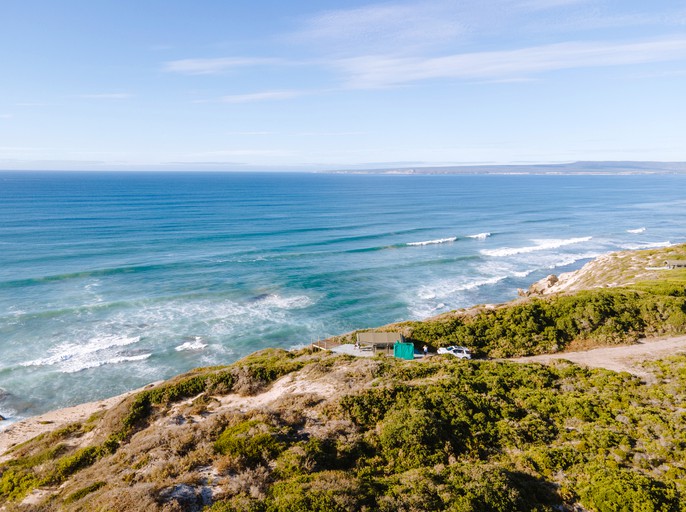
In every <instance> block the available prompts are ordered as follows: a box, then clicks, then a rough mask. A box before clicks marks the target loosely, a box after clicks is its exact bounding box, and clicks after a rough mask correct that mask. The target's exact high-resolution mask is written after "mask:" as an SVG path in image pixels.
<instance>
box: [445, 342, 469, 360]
mask: <svg viewBox="0 0 686 512" xmlns="http://www.w3.org/2000/svg"><path fill="white" fill-rule="evenodd" d="M437 352H438V353H439V354H452V355H454V356H455V357H459V358H460V359H471V358H472V353H471V352H470V351H469V349H468V348H467V347H458V346H455V345H453V346H451V347H441V348H439V349H438V351H437Z"/></svg>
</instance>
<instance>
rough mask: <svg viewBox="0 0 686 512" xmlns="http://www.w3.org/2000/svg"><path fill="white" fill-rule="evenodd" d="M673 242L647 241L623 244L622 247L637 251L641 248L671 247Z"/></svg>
mask: <svg viewBox="0 0 686 512" xmlns="http://www.w3.org/2000/svg"><path fill="white" fill-rule="evenodd" d="M670 245H672V242H670V241H669V240H668V241H666V242H647V243H644V244H622V246H621V248H622V249H625V250H629V251H637V250H640V249H659V248H660V247H669V246H670Z"/></svg>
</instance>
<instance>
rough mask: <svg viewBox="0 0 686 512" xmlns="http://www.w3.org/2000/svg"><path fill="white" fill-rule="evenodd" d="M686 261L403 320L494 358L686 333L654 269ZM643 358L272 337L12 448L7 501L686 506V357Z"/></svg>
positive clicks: (683, 308)
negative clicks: (587, 360)
mask: <svg viewBox="0 0 686 512" xmlns="http://www.w3.org/2000/svg"><path fill="white" fill-rule="evenodd" d="M684 256H686V246H684V245H681V246H673V247H670V248H667V249H663V250H655V251H638V252H627V253H615V254H613V255H609V256H606V257H603V258H599V259H598V260H595V261H594V262H591V263H590V264H588V265H586V266H585V267H584V268H583V269H582V270H581V271H579V272H578V273H576V274H573V275H571V276H570V277H566V276H560V279H559V281H558V282H557V283H552V284H551V285H550V286H549V287H548V289H546V291H545V292H544V293H541V296H540V297H539V296H536V297H534V296H531V297H529V298H526V299H519V300H518V301H515V302H513V303H511V304H505V305H498V306H493V307H483V306H482V307H478V308H473V309H470V310H462V311H456V312H451V313H447V314H444V315H441V316H439V317H436V318H433V319H429V320H427V321H424V322H404V323H401V324H396V325H394V326H388V327H387V328H389V329H390V328H398V329H402V330H403V331H404V332H405V333H406V334H407V336H408V337H409V338H410V339H412V340H414V341H415V342H418V343H426V344H429V345H430V346H431V347H434V348H435V347H438V346H443V345H448V344H454V343H456V342H459V343H461V344H466V345H468V346H470V348H472V349H473V350H474V351H475V352H476V353H477V354H482V355H483V356H488V357H490V358H492V357H511V356H522V355H534V354H544V353H551V352H561V351H564V350H569V349H571V348H575V347H578V346H584V347H587V346H596V345H605V346H607V345H617V344H622V343H633V342H635V341H636V340H637V339H639V338H642V337H644V336H655V335H675V334H683V333H684V332H686V289H685V288H684V285H685V284H686V275H685V273H684V271H683V270H678V269H676V270H652V267H657V266H659V264H660V263H661V260H665V259H675V258H676V259H678V258H680V257H684ZM593 280H595V283H596V286H597V285H600V288H595V287H591V286H590V285H589V284H588V283H590V282H591V281H593ZM560 282H562V285H560V286H557V285H558V283H560ZM565 283H567V284H566V287H563V285H564V284H565ZM554 292H557V293H554ZM643 370H645V371H646V372H649V373H650V374H651V376H652V379H651V381H650V384H646V383H645V382H644V380H642V379H640V378H638V377H635V376H633V375H630V374H628V373H623V372H622V373H617V372H612V371H608V370H603V369H587V368H584V367H580V366H576V365H574V364H572V363H570V362H567V361H557V362H552V363H551V364H550V365H547V366H542V365H540V364H535V363H527V364H522V363H515V362H508V361H494V360H487V359H485V360H475V361H461V360H457V359H456V358H453V357H452V356H448V355H446V356H433V357H429V358H426V359H424V360H421V361H400V360H394V359H390V358H372V359H362V358H354V357H350V356H344V355H336V354H332V353H328V352H321V351H318V350H316V349H312V348H308V349H303V350H299V351H291V352H287V351H283V350H275V349H270V350H266V351H261V352H258V353H255V354H253V355H251V356H249V357H247V358H244V359H242V360H240V361H238V362H236V363H234V364H232V365H228V366H219V367H211V368H202V369H197V370H193V371H191V372H188V373H186V374H184V375H180V376H178V377H176V378H174V379H172V380H170V381H166V382H163V383H159V384H156V385H154V386H151V387H149V388H147V389H143V390H139V391H138V392H135V393H132V394H130V395H129V396H127V397H122V398H121V399H120V400H116V401H114V402H113V403H111V404H108V406H106V407H102V408H98V409H96V412H94V414H92V415H91V416H89V417H88V418H86V419H84V420H81V421H78V422H75V423H71V424H69V425H63V426H61V427H60V428H59V429H56V430H52V431H46V432H45V433H43V434H42V435H40V436H38V437H37V438H35V439H33V440H31V441H28V442H26V443H23V444H19V445H16V446H13V447H11V448H10V449H9V451H8V452H7V453H6V454H4V455H3V454H0V510H8V511H9V510H41V511H51V510H55V511H57V510H117V511H126V510H144V509H147V510H150V511H153V510H160V511H176V510H179V511H181V510H183V511H187V510H203V509H207V510H212V511H215V512H217V511H234V510H235V511H238V510H254V511H281V510H284V511H296V510H297V511H301V510H319V511H329V510H330V511H338V510H341V511H343V510H368V511H372V510H382V511H397V510H407V511H420V510H453V511H457V510H502V511H510V510H551V511H552V510H568V511H573V510H583V509H585V510H613V508H612V507H613V506H615V505H616V504H617V503H623V504H626V506H627V507H628V509H629V510H631V509H636V507H639V506H640V507H642V508H641V510H655V511H661V510H664V511H668V510H686V506H685V505H684V503H686V484H685V483H684V482H685V481H686V479H684V476H686V464H685V463H684V461H685V460H686V451H685V450H686V448H684V446H686V445H685V444H684V440H683V432H685V431H686V417H685V416H684V414H683V408H684V406H685V404H684V401H683V396H686V380H684V378H683V375H684V374H686V357H684V356H673V357H668V358H664V359H661V360H657V361H651V362H646V363H645V364H644V365H643ZM0 435H2V434H1V433H0ZM632 507H633V508H632Z"/></svg>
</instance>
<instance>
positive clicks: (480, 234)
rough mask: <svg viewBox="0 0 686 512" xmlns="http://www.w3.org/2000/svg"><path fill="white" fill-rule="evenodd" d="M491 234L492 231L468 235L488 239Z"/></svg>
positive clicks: (468, 236) (478, 238)
mask: <svg viewBox="0 0 686 512" xmlns="http://www.w3.org/2000/svg"><path fill="white" fill-rule="evenodd" d="M489 236H491V234H490V233H477V234H476V235H467V238H474V239H476V240H486V239H487V238H488V237H489Z"/></svg>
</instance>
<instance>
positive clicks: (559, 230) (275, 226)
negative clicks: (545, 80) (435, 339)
mask: <svg viewBox="0 0 686 512" xmlns="http://www.w3.org/2000/svg"><path fill="white" fill-rule="evenodd" d="M684 185H686V176H680V175H654V176H652V175H640V176H536V175H498V176H493V175H466V176H459V175H458V176H378V175H327V174H205V173H140V174H139V173H135V174H134V173H131V174H129V173H7V172H5V173H0V220H1V223H0V414H2V415H3V416H10V417H12V418H14V419H16V418H20V417H22V416H27V415H33V414H37V413H40V412H42V411H45V410H49V409H54V408H56V407H62V406H66V405H71V404H75V403H79V402H83V401H88V400H94V399H98V398H102V397H105V396H110V395H113V394H117V393H121V392H123V391H126V390H128V389H131V388H134V387H138V386H141V385H144V384H146V383H148V382H151V381H154V380H158V379H163V378H168V377H170V376H172V375H174V374H176V373H179V372H182V371H185V370H187V369H190V368H192V367H196V366H205V365H213V364H221V363H229V362H232V361H234V360H236V359H238V358H239V357H242V356H244V355H245V354H247V353H249V352H252V351H254V350H257V349H260V348H264V347H267V346H278V347H285V348H288V347H292V346H297V345H300V344H306V343H309V342H311V341H313V340H315V339H317V338H320V337H325V336H329V335H333V334H339V333H343V332H347V331H350V330H353V329H356V328H361V327H371V326H377V325H382V324H385V323H389V322H393V321H398V320H403V319H409V318H424V317H427V316H430V315H433V314H437V313H439V312H442V311H446V310H449V309H454V308H459V307H464V306H469V305H473V304H478V303H487V302H501V301H506V300H510V299H512V298H514V297H515V296H516V290H517V288H524V287H527V286H528V285H529V284H530V283H531V282H533V281H535V280H537V279H539V278H541V277H543V276H545V275H547V274H550V273H559V272H562V271H566V270H571V269H574V268H578V267H580V266H581V264H582V263H584V262H585V261H587V260H588V259H590V258H592V257H594V256H596V255H598V254H602V253H605V252H609V251H614V250H618V249H638V248H644V247H657V246H663V245H667V244H669V243H677V242H681V241H684V224H683V221H682V220H681V219H683V218H684V214H685V213H686V196H685V195H684V193H683V190H686V187H685V186H684Z"/></svg>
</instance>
